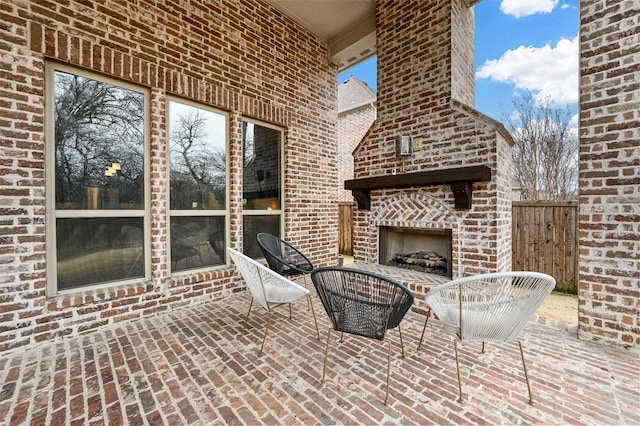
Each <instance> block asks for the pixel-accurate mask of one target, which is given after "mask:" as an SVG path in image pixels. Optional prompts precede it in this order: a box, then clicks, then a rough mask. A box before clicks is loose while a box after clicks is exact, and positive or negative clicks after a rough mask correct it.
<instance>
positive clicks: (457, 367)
mask: <svg viewBox="0 0 640 426" xmlns="http://www.w3.org/2000/svg"><path fill="white" fill-rule="evenodd" d="M458 342H460V339H456V340H454V341H453V349H454V350H455V352H456V371H457V372H458V389H459V390H460V399H459V402H464V400H463V399H462V381H460V362H459V361H458Z"/></svg>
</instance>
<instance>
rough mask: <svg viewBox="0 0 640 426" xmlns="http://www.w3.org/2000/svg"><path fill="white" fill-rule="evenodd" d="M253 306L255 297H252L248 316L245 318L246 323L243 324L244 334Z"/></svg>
mask: <svg viewBox="0 0 640 426" xmlns="http://www.w3.org/2000/svg"><path fill="white" fill-rule="evenodd" d="M252 306H253V297H252V298H251V302H250V303H249V310H248V311H247V317H246V318H245V319H244V325H243V326H242V334H244V332H245V330H246V329H247V323H248V322H249V314H251V307H252Z"/></svg>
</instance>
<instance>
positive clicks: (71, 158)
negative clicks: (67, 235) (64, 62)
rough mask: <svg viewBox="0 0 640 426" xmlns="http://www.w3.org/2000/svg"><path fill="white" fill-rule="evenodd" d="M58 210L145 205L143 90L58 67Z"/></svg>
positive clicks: (56, 128) (140, 207)
mask: <svg viewBox="0 0 640 426" xmlns="http://www.w3.org/2000/svg"><path fill="white" fill-rule="evenodd" d="M54 103H55V105H54V109H55V110H54V120H55V197H56V208H57V209H70V210H87V209H88V210H96V209H98V210H100V209H116V210H117V209H143V208H144V207H143V206H144V95H143V94H142V93H139V92H134V91H132V90H127V89H124V88H122V87H118V86H115V85H113V84H110V83H106V82H103V81H98V80H93V79H90V78H86V77H82V76H78V75H72V74H69V73H66V72H62V71H56V72H55V101H54Z"/></svg>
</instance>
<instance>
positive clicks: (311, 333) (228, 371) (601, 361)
mask: <svg viewBox="0 0 640 426" xmlns="http://www.w3.org/2000/svg"><path fill="white" fill-rule="evenodd" d="M248 303H249V297H248V293H247V292H242V293H238V294H236V295H234V296H232V297H229V298H227V299H225V300H221V301H218V302H209V303H206V304H200V305H196V306H189V307H185V308H181V309H179V310H174V311H172V312H167V313H163V314H160V315H158V316H157V317H155V318H151V319H143V320H136V321H134V322H129V323H122V324H120V325H116V326H110V327H105V328H103V329H101V330H100V331H99V332H94V333H92V334H87V335H84V336H81V337H79V338H74V339H68V340H65V341H63V342H57V343H51V344H43V345H39V346H37V347H31V348H26V349H21V350H19V351H17V352H14V353H11V354H5V355H2V357H1V358H0V383H1V384H2V391H1V394H0V418H2V419H5V421H6V422H7V424H10V425H17V424H110V425H116V424H171V425H180V424H383V423H384V424H462V423H464V424H589V425H601V424H625V425H626V424H639V423H640V368H639V367H640V356H639V353H638V351H629V350H626V349H625V348H623V347H618V346H602V345H598V344H593V343H588V342H584V341H578V340H577V338H576V329H575V327H574V326H568V325H566V324H562V323H555V322H554V323H550V322H549V321H546V320H545V319H544V318H539V317H536V318H535V319H534V320H532V321H531V323H530V324H529V325H528V326H527V327H526V328H525V331H524V332H523V334H522V335H521V337H522V340H523V342H524V345H525V357H526V359H527V364H528V367H529V372H530V377H531V382H532V387H533V392H534V399H535V401H536V402H535V405H534V406H530V405H529V404H528V403H527V388H526V384H525V382H524V378H523V375H522V368H521V363H520V357H519V353H518V349H517V345H515V344H505V345H495V344H493V345H488V346H487V352H486V353H485V354H481V353H480V351H479V349H480V348H479V345H477V344H473V343H467V344H464V345H462V351H461V364H462V376H463V386H464V387H463V390H464V392H465V396H466V398H467V400H466V401H465V402H464V403H462V404H461V403H458V402H457V396H458V387H457V383H456V374H455V360H454V357H453V343H452V336H451V335H445V334H443V333H442V332H441V327H440V323H439V322H438V321H437V320H432V322H430V325H429V327H428V330H427V333H426V344H423V347H422V348H421V350H420V351H417V350H416V345H417V343H418V339H419V337H420V331H421V327H422V324H423V320H424V317H423V316H422V315H420V314H418V313H417V312H410V313H409V314H408V315H407V317H406V319H405V321H404V322H403V337H404V339H405V347H406V357H405V358H401V357H400V354H399V351H398V349H399V348H398V346H397V343H398V333H397V331H396V330H392V331H391V332H390V334H389V336H390V337H391V339H392V342H393V344H394V346H393V349H394V351H395V352H394V355H393V358H392V363H393V364H392V378H391V385H390V397H389V405H388V406H385V405H384V404H383V402H382V401H383V399H384V380H385V367H386V366H385V360H386V345H385V344H383V343H380V342H374V341H369V340H365V339H362V338H358V337H354V336H348V337H347V338H346V339H345V342H344V343H338V335H337V334H335V333H334V334H333V337H334V339H333V342H332V350H331V351H330V353H329V368H328V374H327V376H328V377H327V380H326V383H325V384H324V385H323V384H322V383H320V377H321V374H322V358H323V353H324V345H325V338H324V336H326V334H325V333H326V329H327V328H328V324H329V323H328V320H327V318H326V316H325V315H324V312H321V311H320V309H322V308H321V305H320V304H319V302H318V301H317V300H316V305H315V306H316V309H317V310H318V313H320V314H321V315H319V316H318V320H319V323H320V326H321V328H322V333H323V338H322V339H321V340H317V339H316V336H315V329H314V326H313V321H312V320H311V318H310V317H309V316H308V313H307V312H308V311H307V308H306V304H305V303H304V302H301V303H300V304H296V305H295V306H294V317H293V320H292V321H289V320H288V318H287V316H286V314H287V310H286V309H282V310H278V311H276V312H277V314H276V315H275V316H274V321H273V322H272V328H271V334H270V336H269V338H268V339H267V343H266V346H265V353H264V354H263V356H261V357H260V358H257V356H256V354H257V351H258V347H259V344H260V342H261V337H262V332H263V325H264V320H266V315H265V312H264V311H258V310H254V311H253V313H252V320H251V322H250V325H249V327H248V331H247V333H246V334H245V335H244V336H243V335H241V330H242V321H243V318H244V315H245V313H246V309H247V308H248Z"/></svg>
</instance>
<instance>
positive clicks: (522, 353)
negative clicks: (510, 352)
mask: <svg viewBox="0 0 640 426" xmlns="http://www.w3.org/2000/svg"><path fill="white" fill-rule="evenodd" d="M517 342H518V345H519V346H520V357H521V358H522V367H524V379H525V380H526V381H527V390H528V391H529V404H530V405H533V395H532V394H531V385H530V384H529V374H528V373H527V363H526V362H525V361H524V351H523V350H522V342H520V340H518V341H517Z"/></svg>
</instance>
